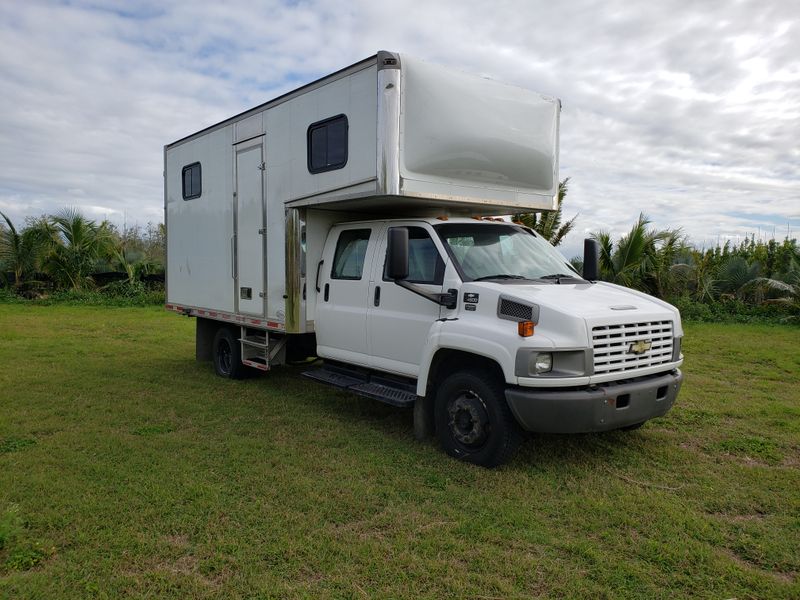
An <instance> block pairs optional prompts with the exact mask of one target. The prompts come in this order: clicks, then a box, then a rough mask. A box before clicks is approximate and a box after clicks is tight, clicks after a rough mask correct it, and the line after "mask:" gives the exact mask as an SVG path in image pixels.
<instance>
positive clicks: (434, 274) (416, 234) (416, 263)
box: [383, 227, 444, 285]
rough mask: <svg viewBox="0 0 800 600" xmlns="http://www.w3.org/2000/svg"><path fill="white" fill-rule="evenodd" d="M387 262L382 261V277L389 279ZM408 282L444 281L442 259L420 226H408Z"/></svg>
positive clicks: (438, 282) (438, 283)
mask: <svg viewBox="0 0 800 600" xmlns="http://www.w3.org/2000/svg"><path fill="white" fill-rule="evenodd" d="M388 268H389V264H388V262H384V269H383V278H384V280H386V281H389V278H388V277H387V276H386V275H387V270H388ZM406 281H408V282H410V283H434V284H437V285H441V284H442V282H443V281H444V261H443V260H442V257H441V255H440V254H439V251H438V250H437V249H436V245H435V244H434V243H433V240H432V239H431V236H430V235H428V232H427V231H425V230H424V229H423V228H422V227H409V228H408V277H406Z"/></svg>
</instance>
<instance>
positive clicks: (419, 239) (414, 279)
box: [367, 221, 446, 377]
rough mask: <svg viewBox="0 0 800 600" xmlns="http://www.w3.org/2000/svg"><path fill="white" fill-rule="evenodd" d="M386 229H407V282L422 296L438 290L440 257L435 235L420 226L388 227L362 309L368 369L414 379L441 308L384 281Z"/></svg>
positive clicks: (441, 269) (442, 263)
mask: <svg viewBox="0 0 800 600" xmlns="http://www.w3.org/2000/svg"><path fill="white" fill-rule="evenodd" d="M392 227H406V228H408V238H409V239H408V278H407V279H406V281H408V282H409V283H413V284H414V285H416V286H417V287H419V288H421V289H423V290H425V291H428V292H434V293H440V292H442V291H443V290H442V287H443V282H444V271H445V261H444V256H446V255H445V253H444V249H443V248H440V247H439V245H438V243H437V242H438V238H437V237H436V235H435V234H434V233H433V231H431V230H430V228H429V227H428V226H427V224H425V223H423V222H419V221H411V222H408V223H391V224H390V225H389V226H387V227H384V229H383V230H382V232H381V239H380V244H379V246H378V248H377V255H376V257H375V261H374V267H373V276H372V279H373V283H372V284H371V286H370V303H369V307H368V309H367V332H368V335H369V345H370V352H371V354H372V366H373V367H374V368H376V369H380V370H382V371H389V372H393V373H398V374H401V375H405V376H408V377H417V375H418V374H419V363H420V360H421V358H422V351H423V349H424V348H425V344H426V343H427V341H428V335H429V332H430V329H431V326H432V325H433V324H434V322H435V321H436V320H437V319H439V318H440V313H441V311H442V307H441V306H440V305H439V304H436V303H435V302H432V301H430V300H428V299H426V298H423V297H421V296H419V295H417V294H415V293H413V292H411V291H409V290H407V289H404V288H402V287H400V286H399V285H397V284H396V283H394V282H393V281H391V280H389V279H388V278H386V249H387V238H388V231H389V229H391V228H392Z"/></svg>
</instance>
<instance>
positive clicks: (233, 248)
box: [231, 235, 236, 279]
mask: <svg viewBox="0 0 800 600" xmlns="http://www.w3.org/2000/svg"><path fill="white" fill-rule="evenodd" d="M231 277H232V278H233V279H236V235H232V236H231Z"/></svg>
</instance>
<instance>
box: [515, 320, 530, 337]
mask: <svg viewBox="0 0 800 600" xmlns="http://www.w3.org/2000/svg"><path fill="white" fill-rule="evenodd" d="M517 331H518V332H519V335H520V337H531V336H532V335H533V321H520V322H519V323H517Z"/></svg>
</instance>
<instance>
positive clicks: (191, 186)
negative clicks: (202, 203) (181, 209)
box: [183, 162, 202, 200]
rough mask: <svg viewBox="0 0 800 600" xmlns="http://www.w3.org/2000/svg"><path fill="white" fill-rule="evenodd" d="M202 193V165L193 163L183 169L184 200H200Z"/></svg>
mask: <svg viewBox="0 0 800 600" xmlns="http://www.w3.org/2000/svg"><path fill="white" fill-rule="evenodd" d="M201 192H202V185H201V183H200V163H199V162H196V163H192V164H191V165H186V166H185V167H183V199H184V200H192V199H193V198H199V197H200V194H201Z"/></svg>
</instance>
